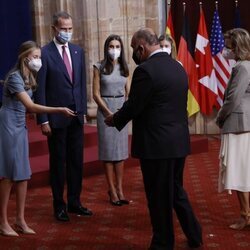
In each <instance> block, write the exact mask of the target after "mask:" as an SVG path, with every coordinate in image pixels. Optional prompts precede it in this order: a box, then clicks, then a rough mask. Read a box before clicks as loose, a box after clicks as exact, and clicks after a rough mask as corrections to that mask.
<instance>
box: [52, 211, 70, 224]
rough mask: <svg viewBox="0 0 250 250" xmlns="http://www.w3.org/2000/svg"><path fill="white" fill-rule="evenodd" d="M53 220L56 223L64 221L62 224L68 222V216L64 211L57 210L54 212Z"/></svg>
mask: <svg viewBox="0 0 250 250" xmlns="http://www.w3.org/2000/svg"><path fill="white" fill-rule="evenodd" d="M55 218H56V219H57V220H58V221H64V222H66V221H69V216H68V214H67V212H66V211H65V210H64V209H62V210H58V211H57V212H55Z"/></svg>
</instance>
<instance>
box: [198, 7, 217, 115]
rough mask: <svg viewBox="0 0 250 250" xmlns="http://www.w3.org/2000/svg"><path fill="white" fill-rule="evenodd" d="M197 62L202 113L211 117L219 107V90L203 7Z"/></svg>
mask: <svg viewBox="0 0 250 250" xmlns="http://www.w3.org/2000/svg"><path fill="white" fill-rule="evenodd" d="M195 62H196V67H197V72H198V82H199V84H198V86H199V98H198V100H199V105H200V111H201V113H203V114H205V115H210V114H211V113H212V112H213V107H214V106H215V107H216V105H217V95H218V88H217V81H216V76H215V70H214V67H213V61H212V54H211V49H210V43H209V39H208V34H207V28H206V22H205V17H204V13H203V10H202V7H201V9H200V21H199V27H198V32H197V38H196V44H195Z"/></svg>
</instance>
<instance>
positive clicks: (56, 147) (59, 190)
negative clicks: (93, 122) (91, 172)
mask: <svg viewBox="0 0 250 250" xmlns="http://www.w3.org/2000/svg"><path fill="white" fill-rule="evenodd" d="M48 145H49V153H50V156H49V157H50V158H49V163H50V184H51V188H52V194H53V206H54V210H55V211H58V210H60V209H66V203H65V201H64V198H63V193H64V192H63V191H64V183H65V179H66V180H67V202H68V205H69V206H79V205H80V204H81V202H80V195H81V190H82V172H83V126H82V125H81V124H80V122H79V120H78V119H77V118H73V119H72V121H71V123H70V124H69V125H68V126H67V127H65V128H52V135H51V136H49V137H48ZM65 176H66V178H65Z"/></svg>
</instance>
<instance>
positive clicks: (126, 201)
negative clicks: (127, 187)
mask: <svg viewBox="0 0 250 250" xmlns="http://www.w3.org/2000/svg"><path fill="white" fill-rule="evenodd" d="M117 195H118V198H119V201H120V202H121V204H122V205H129V203H130V202H129V201H128V200H126V199H120V195H119V194H117Z"/></svg>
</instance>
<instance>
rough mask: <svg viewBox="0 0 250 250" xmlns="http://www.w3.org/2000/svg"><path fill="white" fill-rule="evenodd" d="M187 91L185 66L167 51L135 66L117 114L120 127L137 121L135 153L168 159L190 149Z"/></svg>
mask: <svg viewBox="0 0 250 250" xmlns="http://www.w3.org/2000/svg"><path fill="white" fill-rule="evenodd" d="M187 92H188V79H187V75H186V73H185V71H184V69H183V67H182V66H181V65H180V63H178V62H177V61H175V60H173V59H172V58H171V57H170V56H169V55H168V54H167V53H165V52H160V53H157V54H154V55H153V56H151V57H150V58H149V59H148V60H147V61H145V62H144V63H142V64H140V65H139V66H138V67H137V68H136V69H135V71H134V74H133V78H132V83H131V90H130V94H129V99H128V100H127V101H126V102H125V103H124V105H123V107H122V108H121V109H120V110H119V111H118V112H117V113H115V114H114V117H113V121H114V125H115V127H116V128H118V129H119V130H121V129H122V128H123V127H124V126H125V125H126V124H127V123H128V122H129V121H130V120H131V119H132V121H133V128H132V130H133V131H132V132H133V135H132V149H131V150H132V156H134V157H136V158H140V159H166V158H177V157H184V156H186V155H187V154H188V153H189V151H190V141H189V130H188V120H187Z"/></svg>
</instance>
